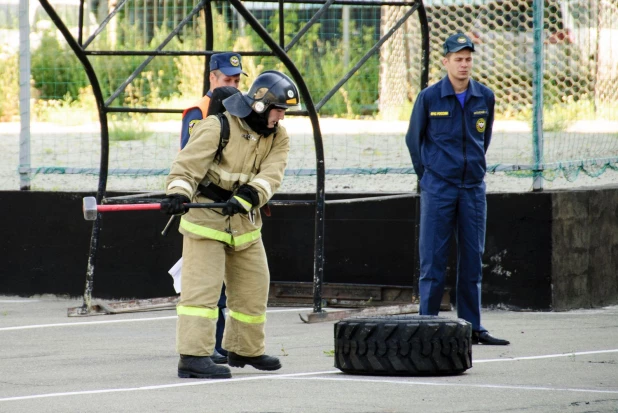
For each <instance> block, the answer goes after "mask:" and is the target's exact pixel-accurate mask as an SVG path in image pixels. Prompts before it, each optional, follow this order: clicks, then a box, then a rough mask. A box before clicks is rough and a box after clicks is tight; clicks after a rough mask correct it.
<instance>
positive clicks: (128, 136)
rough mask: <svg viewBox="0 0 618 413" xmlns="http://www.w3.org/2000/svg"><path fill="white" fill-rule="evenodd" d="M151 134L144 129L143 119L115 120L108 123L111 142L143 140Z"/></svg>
mask: <svg viewBox="0 0 618 413" xmlns="http://www.w3.org/2000/svg"><path fill="white" fill-rule="evenodd" d="M151 135H152V132H150V131H149V130H147V129H146V126H145V124H144V122H143V120H142V121H138V120H135V119H133V120H120V121H118V120H117V121H112V122H110V124H109V140H110V141H111V142H120V141H143V140H146V139H148V138H149V137H150V136H151Z"/></svg>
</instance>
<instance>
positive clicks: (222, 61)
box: [210, 53, 247, 76]
mask: <svg viewBox="0 0 618 413" xmlns="http://www.w3.org/2000/svg"><path fill="white" fill-rule="evenodd" d="M210 70H211V71H212V70H220V71H221V72H222V73H223V74H224V75H226V76H235V75H239V74H241V73H242V74H243V75H245V76H247V74H246V73H245V72H243V71H242V60H241V57H240V55H239V54H238V53H216V54H213V55H212V56H210Z"/></svg>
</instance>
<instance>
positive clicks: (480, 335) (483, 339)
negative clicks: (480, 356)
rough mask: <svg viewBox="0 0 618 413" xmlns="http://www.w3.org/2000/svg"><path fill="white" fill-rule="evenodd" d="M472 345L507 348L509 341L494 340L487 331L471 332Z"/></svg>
mask: <svg viewBox="0 0 618 413" xmlns="http://www.w3.org/2000/svg"><path fill="white" fill-rule="evenodd" d="M472 344H485V345H489V346H507V345H509V344H511V342H510V341H508V340H504V339H501V338H496V337H494V336H492V335H491V334H489V333H488V332H487V331H473V332H472Z"/></svg>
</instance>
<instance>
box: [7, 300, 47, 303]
mask: <svg viewBox="0 0 618 413" xmlns="http://www.w3.org/2000/svg"><path fill="white" fill-rule="evenodd" d="M40 301H41V300H0V303H38V302H40Z"/></svg>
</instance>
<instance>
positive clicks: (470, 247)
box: [406, 33, 509, 345]
mask: <svg viewBox="0 0 618 413" xmlns="http://www.w3.org/2000/svg"><path fill="white" fill-rule="evenodd" d="M472 52H474V44H473V43H472V41H471V40H470V38H468V36H466V35H464V34H463V33H455V34H454V35H452V36H450V37H449V38H448V39H446V41H445V42H444V45H443V55H444V57H443V58H442V64H443V65H444V68H445V69H446V73H447V75H446V76H445V77H444V78H442V79H441V80H440V81H438V82H437V83H436V84H434V85H432V86H430V87H428V88H426V89H424V90H422V91H421V92H420V93H419V94H418V96H417V98H416V101H415V103H414V109H413V110H412V116H411V118H410V126H409V128H408V132H407V134H406V144H407V145H408V149H409V150H410V156H411V157H412V163H413V165H414V170H415V171H416V174H417V176H418V178H419V184H420V188H421V222H420V239H419V253H420V266H421V275H420V281H419V295H420V309H419V314H421V315H437V314H438V312H439V310H440V303H441V301H442V296H443V294H444V283H445V277H446V266H447V261H448V257H449V246H450V241H451V236H452V234H455V240H456V244H457V288H456V291H457V293H456V294H457V296H456V301H457V316H458V317H459V318H463V319H464V320H466V321H468V322H470V323H471V324H472V331H473V332H472V342H473V343H474V344H489V345H507V344H509V341H507V340H503V339H499V338H496V337H493V336H492V335H490V334H489V332H488V331H487V330H486V329H485V328H484V327H483V326H482V325H481V279H482V273H483V264H482V257H483V251H484V249H485V225H486V217H487V201H486V196H485V182H484V177H485V172H486V161H485V154H486V152H487V148H488V147H489V143H490V141H491V132H492V127H493V121H494V105H495V96H494V93H493V92H492V91H491V90H490V89H489V88H488V87H486V86H484V85H482V84H480V83H478V82H477V81H475V80H473V79H471V78H470V73H471V70H472Z"/></svg>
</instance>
